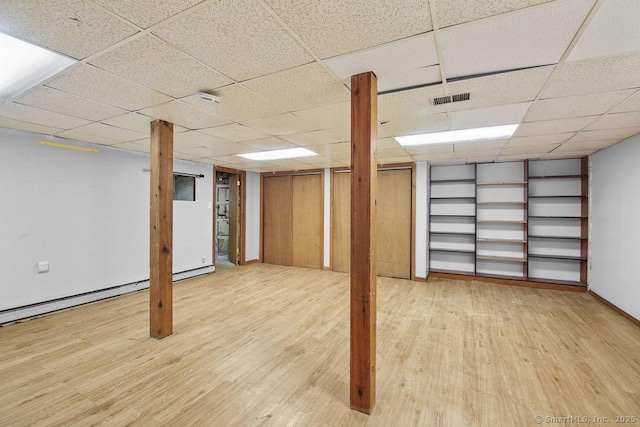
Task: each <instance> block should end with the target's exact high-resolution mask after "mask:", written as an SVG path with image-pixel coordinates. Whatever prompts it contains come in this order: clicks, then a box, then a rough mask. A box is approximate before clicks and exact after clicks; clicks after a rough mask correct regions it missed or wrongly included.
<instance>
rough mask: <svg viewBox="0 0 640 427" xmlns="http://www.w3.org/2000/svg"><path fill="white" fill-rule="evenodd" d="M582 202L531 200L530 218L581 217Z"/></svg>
mask: <svg viewBox="0 0 640 427" xmlns="http://www.w3.org/2000/svg"><path fill="white" fill-rule="evenodd" d="M581 212H582V200H581V199H579V198H575V199H573V198H561V199H531V200H529V216H551V217H554V216H555V217H567V216H569V217H580V214H581Z"/></svg>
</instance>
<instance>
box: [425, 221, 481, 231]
mask: <svg viewBox="0 0 640 427" xmlns="http://www.w3.org/2000/svg"><path fill="white" fill-rule="evenodd" d="M475 230H476V222H475V218H473V217H470V218H447V217H431V228H430V231H431V232H440V233H474V232H475Z"/></svg>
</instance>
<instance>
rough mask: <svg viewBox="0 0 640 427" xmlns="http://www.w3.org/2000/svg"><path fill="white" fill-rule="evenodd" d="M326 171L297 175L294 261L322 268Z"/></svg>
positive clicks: (294, 202) (294, 210)
mask: <svg viewBox="0 0 640 427" xmlns="http://www.w3.org/2000/svg"><path fill="white" fill-rule="evenodd" d="M323 224H324V209H323V197H322V175H320V174H316V175H299V176H294V177H293V265H294V266H296V267H309V268H322V264H323V262H322V260H323V256H324V253H323V240H324V225H323Z"/></svg>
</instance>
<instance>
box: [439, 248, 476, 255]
mask: <svg viewBox="0 0 640 427" xmlns="http://www.w3.org/2000/svg"><path fill="white" fill-rule="evenodd" d="M429 249H430V250H431V251H432V252H455V253H461V254H475V253H476V251H474V250H471V249H448V248H429Z"/></svg>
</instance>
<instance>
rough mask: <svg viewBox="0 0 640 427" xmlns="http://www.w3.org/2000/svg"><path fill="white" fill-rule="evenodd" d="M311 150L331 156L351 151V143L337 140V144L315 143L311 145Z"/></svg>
mask: <svg viewBox="0 0 640 427" xmlns="http://www.w3.org/2000/svg"><path fill="white" fill-rule="evenodd" d="M313 151H314V152H315V153H318V154H321V155H323V156H325V157H329V158H333V157H334V156H335V155H336V154H349V153H351V143H350V142H339V143H337V144H325V145H316V146H314V147H313Z"/></svg>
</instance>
